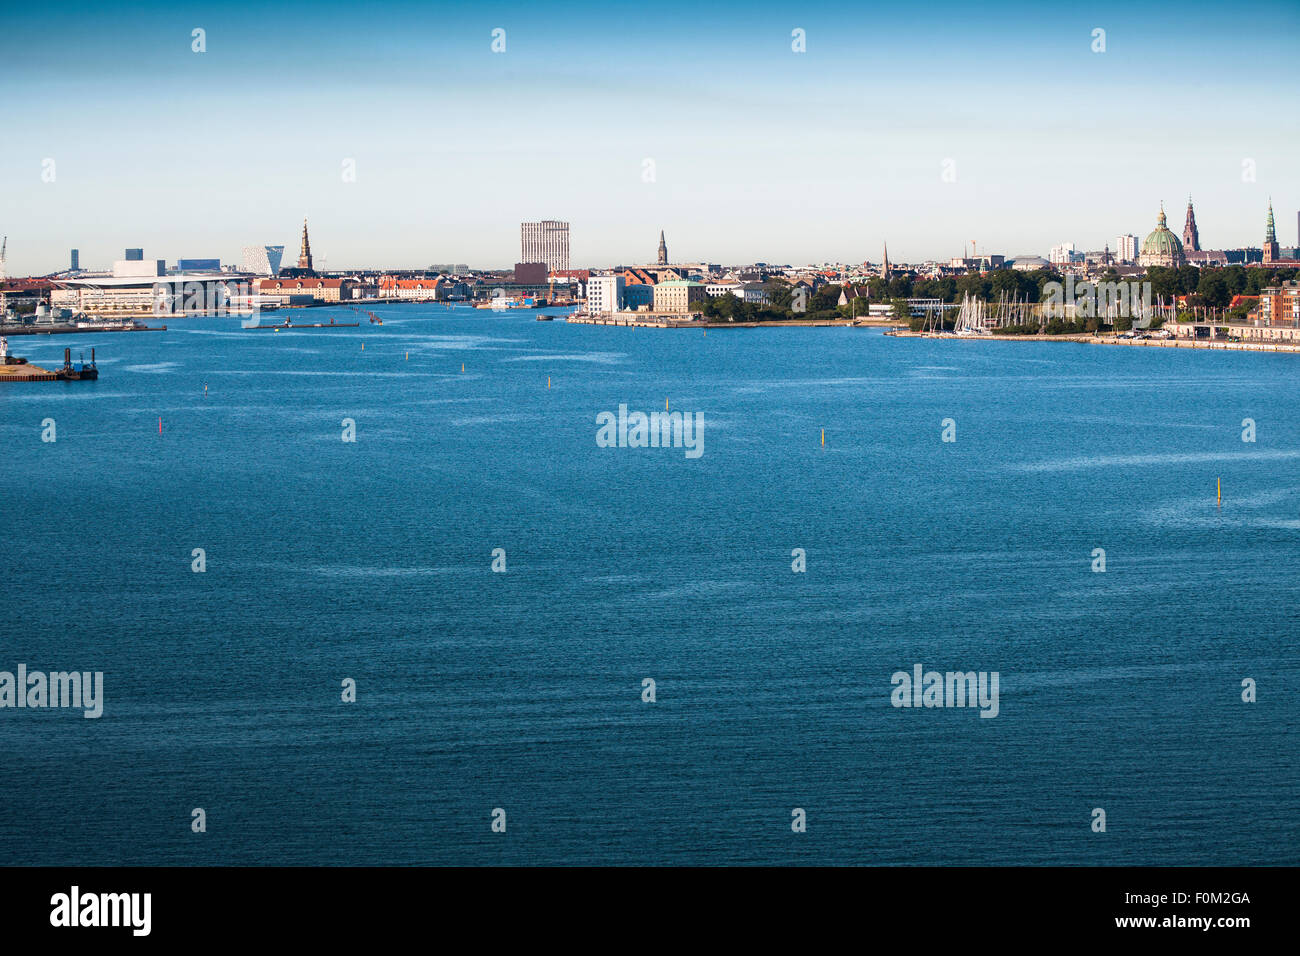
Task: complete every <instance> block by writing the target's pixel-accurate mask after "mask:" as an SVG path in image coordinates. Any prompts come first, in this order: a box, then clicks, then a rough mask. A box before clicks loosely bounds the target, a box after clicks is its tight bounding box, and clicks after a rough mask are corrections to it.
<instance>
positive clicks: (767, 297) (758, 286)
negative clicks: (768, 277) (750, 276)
mask: <svg viewBox="0 0 1300 956" xmlns="http://www.w3.org/2000/svg"><path fill="white" fill-rule="evenodd" d="M743 298H744V300H745V301H746V302H748V303H750V304H751V305H771V304H772V295H771V293H770V292H768V291H767V285H766V283H763V282H746V283H745V285H744V295H743Z"/></svg>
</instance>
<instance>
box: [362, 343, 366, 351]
mask: <svg viewBox="0 0 1300 956" xmlns="http://www.w3.org/2000/svg"><path fill="white" fill-rule="evenodd" d="M365 350H366V343H365V342H362V343H361V351H363V352H364V351H365Z"/></svg>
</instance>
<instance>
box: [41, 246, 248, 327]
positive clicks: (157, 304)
mask: <svg viewBox="0 0 1300 956" xmlns="http://www.w3.org/2000/svg"><path fill="white" fill-rule="evenodd" d="M54 284H55V288H54V290H53V291H52V292H51V293H50V306H51V307H52V308H55V309H70V310H71V311H73V312H74V313H76V312H85V313H87V314H90V315H104V316H117V317H127V316H149V315H154V316H198V315H216V314H231V313H239V312H243V311H246V310H247V309H248V298H249V291H250V290H249V289H248V288H247V286H245V285H244V283H243V282H242V281H241V280H240V279H239V278H238V277H223V276H221V275H219V274H213V273H210V272H209V273H178V274H173V275H167V274H166V269H165V263H164V262H163V261H162V260H161V259H120V260H118V261H117V262H115V263H113V274H112V275H111V276H105V275H94V276H85V275H83V276H80V277H78V278H69V279H56V280H54Z"/></svg>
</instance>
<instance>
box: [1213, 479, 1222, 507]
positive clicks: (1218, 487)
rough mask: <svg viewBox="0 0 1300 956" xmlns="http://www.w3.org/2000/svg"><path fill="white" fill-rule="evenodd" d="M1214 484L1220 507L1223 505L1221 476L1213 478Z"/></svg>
mask: <svg viewBox="0 0 1300 956" xmlns="http://www.w3.org/2000/svg"><path fill="white" fill-rule="evenodd" d="M1214 486H1215V489H1216V490H1217V491H1218V497H1219V501H1218V504H1219V506H1220V507H1222V506H1223V479H1222V478H1215V479H1214Z"/></svg>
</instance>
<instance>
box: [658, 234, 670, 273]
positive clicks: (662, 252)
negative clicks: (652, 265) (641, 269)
mask: <svg viewBox="0 0 1300 956" xmlns="http://www.w3.org/2000/svg"><path fill="white" fill-rule="evenodd" d="M659 265H661V266H666V265H668V243H666V242H665V241H664V231H663V230H662V229H660V230H659Z"/></svg>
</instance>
